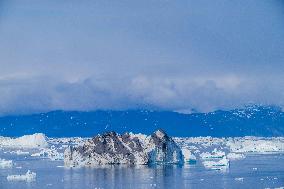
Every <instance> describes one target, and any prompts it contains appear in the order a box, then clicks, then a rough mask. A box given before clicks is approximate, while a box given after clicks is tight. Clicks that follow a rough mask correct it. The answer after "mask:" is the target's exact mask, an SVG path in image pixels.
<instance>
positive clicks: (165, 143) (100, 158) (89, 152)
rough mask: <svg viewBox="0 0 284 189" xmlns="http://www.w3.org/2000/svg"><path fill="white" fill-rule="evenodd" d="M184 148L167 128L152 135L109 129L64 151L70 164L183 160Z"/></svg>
mask: <svg viewBox="0 0 284 189" xmlns="http://www.w3.org/2000/svg"><path fill="white" fill-rule="evenodd" d="M182 162H183V155H182V151H181V149H180V148H179V147H178V145H177V144H176V143H175V142H174V140H173V139H172V138H171V137H169V136H168V135H167V134H166V133H165V132H164V131H162V130H158V131H156V132H154V133H153V134H152V135H151V136H147V137H145V136H144V135H135V134H132V133H131V134H129V133H125V134H123V135H119V134H117V133H115V132H107V133H105V134H103V135H98V136H96V137H94V138H92V139H90V140H87V141H86V142H85V143H84V144H83V145H82V146H78V147H69V148H67V149H66V150H65V152H64V164H65V166H67V167H77V166H95V165H105V164H135V165H146V164H153V163H182Z"/></svg>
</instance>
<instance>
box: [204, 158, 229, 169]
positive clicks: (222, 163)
mask: <svg viewBox="0 0 284 189" xmlns="http://www.w3.org/2000/svg"><path fill="white" fill-rule="evenodd" d="M229 163H230V161H229V160H228V159H227V158H226V157H224V158H222V159H220V160H217V161H213V160H209V161H203V162H202V164H203V165H204V167H205V168H207V169H215V170H226V169H228V168H229V165H230V164H229Z"/></svg>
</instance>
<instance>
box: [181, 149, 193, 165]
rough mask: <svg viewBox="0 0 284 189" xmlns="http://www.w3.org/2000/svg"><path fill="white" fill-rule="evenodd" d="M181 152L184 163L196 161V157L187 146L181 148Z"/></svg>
mask: <svg viewBox="0 0 284 189" xmlns="http://www.w3.org/2000/svg"><path fill="white" fill-rule="evenodd" d="M181 150H182V154H183V159H184V162H185V163H189V164H195V163H196V157H195V155H193V154H192V153H191V152H190V150H189V149H187V148H182V149H181Z"/></svg>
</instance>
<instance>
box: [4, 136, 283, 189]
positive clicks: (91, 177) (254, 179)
mask: <svg viewBox="0 0 284 189" xmlns="http://www.w3.org/2000/svg"><path fill="white" fill-rule="evenodd" d="M137 136H138V137H141V138H143V137H144V136H143V135H137ZM86 140H88V138H80V137H77V138H49V137H46V136H45V135H44V134H41V133H37V134H34V135H26V136H22V137H19V138H10V137H0V189H19V188H20V189H38V188H40V189H48V188H52V189H69V188H72V189H77V188H78V189H82V188H84V189H88V188H90V189H108V188H111V189H117V188H118V189H119V188H121V189H128V188H131V189H132V188H137V189H146V188H179V189H183V188H263V189H265V188H273V189H280V188H284V138H281V137H275V138H261V137H240V138H212V137H190V138H174V140H175V142H176V143H177V144H178V146H179V147H180V148H181V149H182V152H183V155H184V163H183V164H157V165H151V166H148V165H136V166H134V165H133V166H129V165H100V166H96V167H76V168H70V167H65V166H64V161H63V159H64V150H65V149H66V148H68V146H79V145H82V144H83V143H84V142H85V141H86Z"/></svg>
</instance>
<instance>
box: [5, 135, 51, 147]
mask: <svg viewBox="0 0 284 189" xmlns="http://www.w3.org/2000/svg"><path fill="white" fill-rule="evenodd" d="M46 140H47V139H46V136H45V135H44V134H42V133H35V134H33V135H24V136H22V137H19V138H10V137H0V146H1V147H8V148H43V147H47V146H48V143H47V141H46Z"/></svg>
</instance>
